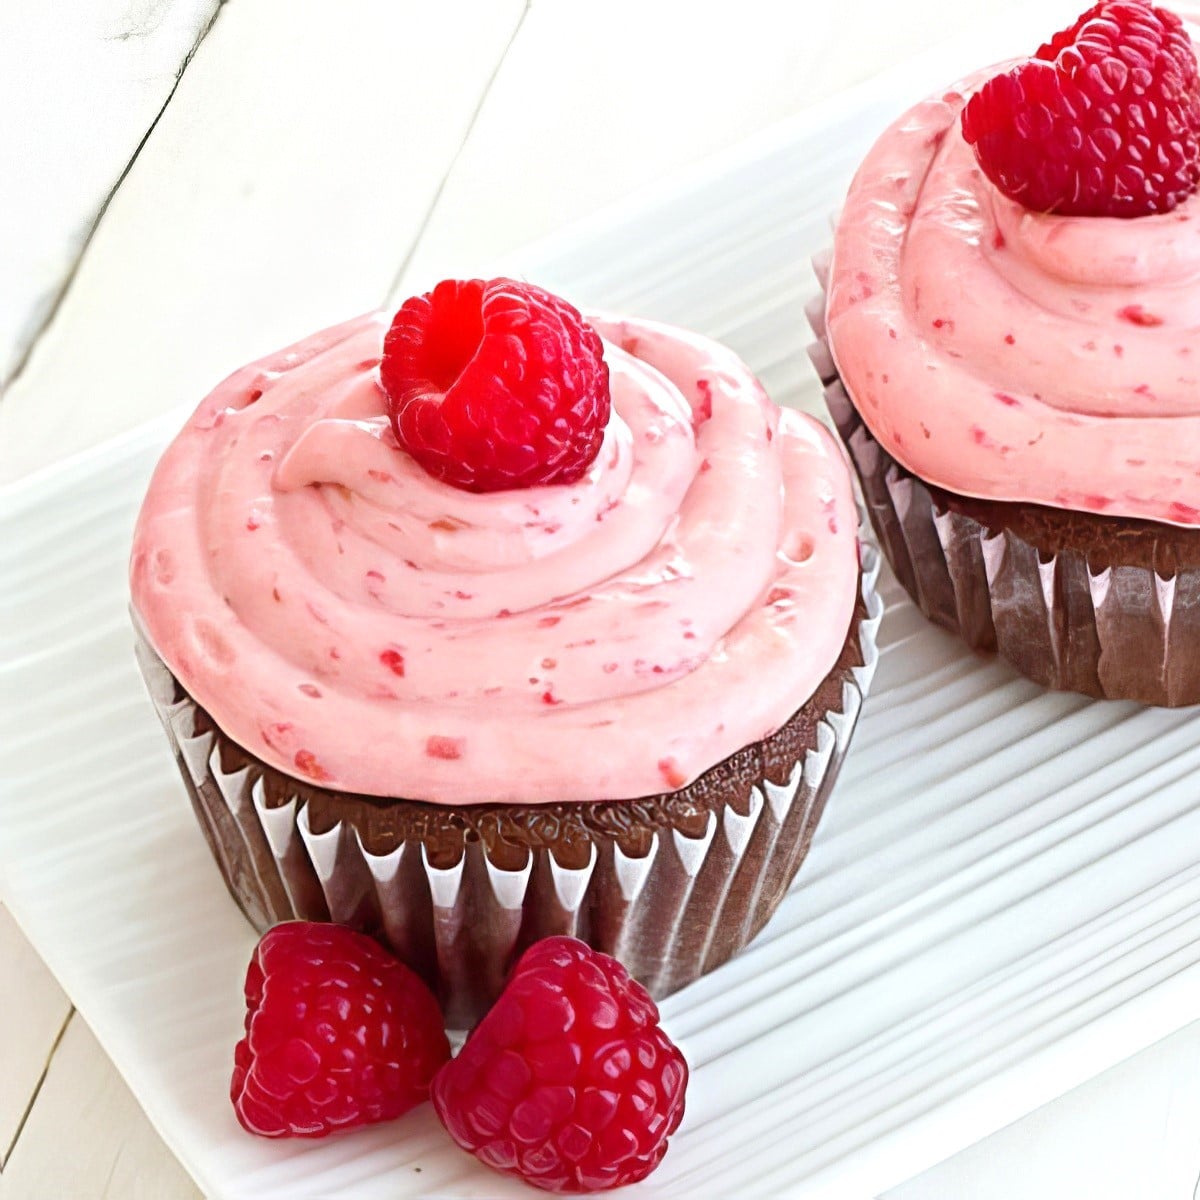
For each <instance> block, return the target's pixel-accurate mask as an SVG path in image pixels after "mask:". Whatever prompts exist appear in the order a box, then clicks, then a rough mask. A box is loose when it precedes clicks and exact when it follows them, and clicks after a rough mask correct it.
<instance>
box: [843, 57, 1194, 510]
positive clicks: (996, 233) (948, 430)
mask: <svg viewBox="0 0 1200 1200" xmlns="http://www.w3.org/2000/svg"><path fill="white" fill-rule="evenodd" d="M1006 65H1011V64H1003V65H1001V66H999V67H995V68H992V69H991V70H988V71H985V72H981V73H980V74H978V75H976V76H973V77H971V78H970V79H968V80H966V81H965V82H964V83H962V84H960V85H958V86H957V87H956V88H955V89H954V90H953V91H951V92H949V93H948V94H946V95H945V96H942V97H940V98H938V99H931V100H928V101H925V102H924V103H922V104H918V105H917V106H916V107H915V108H913V109H911V110H910V111H909V112H907V113H905V114H904V115H903V116H902V117H901V118H900V119H899V120H898V121H897V122H896V123H895V124H894V125H892V126H891V127H890V128H889V129H888V130H887V131H886V132H885V133H884V134H883V136H882V137H881V138H880V139H879V141H878V142H877V143H876V144H875V146H874V148H873V149H872V150H871V152H870V154H869V155H868V156H867V158H866V160H865V161H864V162H863V164H862V166H861V168H860V169H859V171H858V174H857V175H856V176H855V179H854V182H853V184H852V185H851V188H850V194H849V196H848V198H847V201H846V205H845V208H844V210H843V213H842V216H841V219H840V221H839V223H838V229H837V235H836V239H835V246H834V258H833V264H832V270H831V275H830V280H829V289H828V294H829V301H828V311H827V328H828V334H829V340H830V345H831V348H832V351H833V355H834V358H835V361H836V363H837V367H838V371H839V373H840V374H841V377H842V380H843V382H844V383H845V385H846V388H847V390H848V391H849V392H850V394H851V396H852V397H853V399H854V402H855V407H856V408H857V409H858V411H859V413H860V415H861V416H862V418H863V420H864V421H865V422H866V424H867V427H868V428H869V429H870V431H871V433H872V434H873V435H874V436H875V437H876V438H877V439H878V441H879V442H880V443H881V444H882V445H883V446H884V448H885V449H886V450H887V451H888V452H889V453H890V454H891V455H892V456H893V457H894V458H896V459H897V460H898V461H899V462H901V463H903V464H904V466H906V467H907V468H908V469H909V470H911V471H912V472H913V473H914V474H916V475H919V476H920V477H921V478H922V479H925V480H927V481H928V482H930V483H933V484H937V485H939V486H941V487H944V488H946V489H948V490H950V491H954V492H958V493H960V494H964V495H969V496H976V497H981V498H984V499H994V500H1014V501H1028V502H1033V503H1037V504H1043V505H1048V506H1051V507H1056V508H1064V509H1075V510H1081V511H1085V512H1092V513H1101V514H1105V515H1109V516H1119V517H1143V518H1149V519H1151V520H1154V521H1161V522H1166V523H1169V524H1174V525H1182V526H1195V525H1200V456H1198V455H1197V447H1200V197H1198V196H1192V197H1191V198H1189V199H1188V200H1186V201H1185V202H1184V203H1183V204H1181V205H1180V206H1179V207H1178V208H1177V209H1175V211H1173V212H1171V213H1166V214H1163V215H1160V216H1148V217H1138V218H1136V219H1133V220H1121V219H1119V218H1114V217H1062V216H1053V215H1047V214H1041V213H1034V212H1029V211H1028V210H1026V209H1024V208H1023V207H1021V205H1019V204H1017V203H1016V202H1014V201H1012V200H1010V199H1008V198H1007V197H1005V196H1004V195H1002V194H1001V193H1000V192H998V191H997V190H996V189H995V188H994V187H993V186H992V184H991V183H990V182H989V181H988V180H987V179H986V178H985V177H984V175H983V173H982V172H981V171H980V169H979V167H978V166H977V164H976V162H975V158H974V155H973V153H972V151H971V148H970V147H969V146H968V145H967V143H966V142H965V141H964V140H963V137H962V133H961V129H960V125H959V114H960V112H961V111H962V108H963V105H964V103H965V98H966V97H967V96H969V95H970V93H971V92H972V91H973V90H974V89H975V88H977V87H979V86H980V85H981V84H982V83H983V82H984V81H985V80H986V79H988V78H990V77H991V76H992V75H994V74H996V73H997V72H998V71H1000V70H1003V69H1004V68H1005V66H1006Z"/></svg>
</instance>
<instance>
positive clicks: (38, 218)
mask: <svg viewBox="0 0 1200 1200" xmlns="http://www.w3.org/2000/svg"><path fill="white" fill-rule="evenodd" d="M217 3H218V0H88V3H87V4H79V3H78V2H77V0H76V2H72V0H48V2H44V3H37V4H5V5H0V112H3V113H4V114H5V119H4V120H2V121H0V162H3V163H4V164H5V167H4V171H3V173H0V214H2V215H3V221H2V222H0V275H2V276H3V278H4V288H3V289H2V290H0V386H2V385H3V382H4V381H5V380H6V379H7V378H8V377H9V375H10V373H11V372H12V371H13V370H14V369H15V368H16V367H17V365H18V364H19V362H20V360H21V358H22V356H23V355H24V353H25V351H26V349H27V348H28V346H29V344H30V341H31V339H32V338H33V337H34V336H35V335H36V332H37V330H38V329H39V328H40V327H41V325H42V323H43V322H44V321H45V319H46V317H47V315H48V314H49V312H50V310H51V308H52V307H53V305H54V302H55V299H56V298H57V296H58V295H59V293H60V291H61V289H62V287H63V285H64V284H65V283H66V281H67V279H68V278H69V276H70V273H71V270H72V268H73V266H74V264H75V262H76V259H77V258H78V255H79V252H80V250H81V249H82V247H83V244H84V242H85V241H86V239H87V236H88V234H89V232H90V231H91V228H92V226H93V224H94V222H95V220H96V217H97V215H98V214H99V212H100V210H101V208H102V207H103V205H104V202H105V200H106V198H107V197H108V195H109V193H110V192H111V191H112V189H113V187H114V185H115V184H116V182H117V180H118V179H119V178H120V176H121V173H122V171H124V169H125V167H126V165H127V164H128V163H129V161H130V159H131V158H132V157H133V155H134V153H135V152H136V150H137V147H138V144H139V143H140V142H141V140H142V138H143V137H144V136H145V133H146V131H147V130H148V129H149V128H150V126H151V125H152V124H153V123H154V119H155V117H157V115H158V113H159V111H160V110H161V108H162V106H163V104H164V102H165V101H166V99H167V97H168V96H169V95H170V93H171V89H172V88H173V87H174V86H175V81H176V77H177V76H178V73H179V71H180V69H181V67H182V65H183V62H184V60H185V58H186V57H187V55H188V54H189V53H190V52H191V49H192V47H193V46H194V45H195V44H196V42H197V40H198V39H199V38H200V37H201V36H202V34H203V31H204V29H205V28H206V27H207V26H208V23H209V21H210V20H211V19H212V16H213V14H214V13H215V12H216V9H217Z"/></svg>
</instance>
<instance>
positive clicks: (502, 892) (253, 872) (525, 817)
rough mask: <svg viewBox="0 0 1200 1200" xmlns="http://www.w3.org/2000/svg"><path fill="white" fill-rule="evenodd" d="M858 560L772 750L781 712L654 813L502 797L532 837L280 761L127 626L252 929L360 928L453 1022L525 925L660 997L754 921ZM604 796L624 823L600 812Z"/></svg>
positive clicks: (849, 675)
mask: <svg viewBox="0 0 1200 1200" xmlns="http://www.w3.org/2000/svg"><path fill="white" fill-rule="evenodd" d="M860 559H861V563H862V574H861V601H860V604H859V607H858V610H857V614H856V615H857V620H858V624H857V639H856V640H857V649H858V653H857V654H855V655H854V659H855V665H851V666H849V667H847V668H845V669H842V670H840V674H839V676H838V678H839V679H840V697H837V696H836V694H835V699H834V702H833V703H832V704H830V706H829V707H828V709H827V710H825V711H823V712H820V713H818V714H816V716H815V719H814V721H813V722H812V724H811V726H806V727H805V729H804V730H803V733H802V736H803V738H804V739H805V740H806V741H807V742H808V743H810V744H808V745H807V746H806V747H805V748H804V749H802V751H801V752H800V753H798V754H797V753H790V754H789V753H788V751H787V749H786V746H792V747H794V746H795V745H796V738H797V734H796V731H795V730H794V729H793V728H792V726H793V724H794V723H795V721H796V720H797V719H796V718H794V719H793V722H792V723H789V726H786V727H785V730H783V731H780V734H777V735H774V737H773V738H768V739H766V741H764V742H763V743H760V744H759V746H757V747H753V748H750V749H749V750H747V751H744V752H741V754H740V755H734V756H733V758H732V759H729V760H726V763H724V764H720V765H719V766H718V767H716V768H714V769H713V771H711V772H709V773H708V774H707V775H706V776H705V777H703V780H702V781H701V783H703V784H704V787H703V788H701V791H702V792H703V794H704V800H705V803H704V806H703V807H700V808H697V806H695V805H690V806H685V807H684V808H682V809H681V811H680V813H679V814H678V815H677V816H676V817H672V818H671V819H670V820H668V821H666V822H665V823H661V821H660V824H658V825H657V826H653V825H646V824H642V823H639V821H638V819H637V813H638V807H637V806H638V805H639V803H640V802H636V801H635V802H628V803H627V804H623V803H622V802H614V803H612V804H607V805H604V804H597V805H594V806H585V807H586V808H587V813H586V816H587V820H586V821H585V820H583V819H582V818H583V815H584V814H583V812H582V810H581V812H580V819H578V820H576V819H574V818H573V814H572V813H571V812H569V811H565V810H568V809H570V808H571V806H566V805H563V806H527V807H524V808H521V809H520V815H521V822H522V827H523V829H524V830H525V831H526V832H525V833H524V834H523V836H525V837H529V833H528V830H529V829H530V828H533V829H534V831H535V833H536V834H538V836H536V837H534V838H533V841H535V842H537V841H540V842H541V843H542V844H540V845H526V846H521V847H519V848H515V847H514V846H513V844H512V842H511V840H505V838H504V837H503V836H502V835H503V833H504V830H505V823H506V821H508V820H509V819H510V817H511V815H512V811H513V810H512V809H511V808H510V807H506V806H494V807H488V806H474V807H471V808H468V809H454V808H450V807H447V806H439V805H427V806H426V805H417V804H416V803H415V802H411V801H398V802H388V801H372V800H370V799H369V798H365V797H356V798H355V797H347V796H342V795H341V794H339V793H335V792H330V791H328V790H323V789H317V788H313V787H310V786H308V785H306V784H303V783H301V782H298V781H296V780H293V779H291V778H290V777H289V776H286V775H284V774H283V773H282V772H280V771H277V770H275V769H274V768H272V767H270V766H267V765H266V764H264V763H262V762H261V761H260V760H258V759H256V758H254V757H253V756H252V755H250V754H249V753H248V752H247V751H245V750H243V749H242V748H241V747H240V746H238V745H237V744H236V743H234V742H232V741H231V740H230V739H229V738H228V737H226V736H225V734H223V733H222V732H221V730H220V729H218V728H217V726H216V725H215V724H214V722H213V721H212V719H211V717H209V715H208V714H207V713H206V712H205V711H204V710H203V709H202V708H200V707H199V706H198V705H197V704H196V702H195V701H194V700H193V699H192V698H191V697H190V696H189V695H188V694H187V692H186V691H185V690H184V689H183V687H182V686H181V685H180V684H179V682H178V680H177V679H176V678H175V676H174V675H173V674H172V673H171V671H170V670H169V669H168V668H167V667H166V665H165V664H164V663H163V662H162V660H161V659H160V658H159V657H158V655H157V653H156V652H155V651H154V649H153V647H152V646H151V645H150V643H149V641H148V640H147V639H146V637H145V635H144V633H143V632H142V631H141V630H140V628H139V629H137V647H136V649H137V657H138V662H139V665H140V667H141V669H142V673H143V675H144V677H145V679H146V683H147V687H148V689H149V692H150V695H151V698H152V700H153V702H154V706H155V708H156V710H157V712H158V715H159V717H160V719H161V721H162V723H163V726H164V728H165V730H166V733H167V736H168V738H169V740H170V743H171V747H172V749H173V751H174V754H175V758H176V760H177V762H178V765H179V769H180V773H181V775H182V776H183V780H184V783H185V785H186V787H187V790H188V793H189V795H190V797H191V800H192V805H193V807H194V809H195V812H196V816H197V818H198V820H199V822H200V826H201V828H202V829H203V831H204V834H205V837H206V839H207V841H208V845H209V848H210V850H211V851H212V854H213V858H214V859H215V861H216V863H217V866H218V867H219V869H220V872H221V875H222V877H223V878H224V880H225V883H226V885H227V887H228V889H229V892H230V894H231V895H232V896H233V898H234V900H235V901H236V902H237V904H238V905H239V907H240V908H241V909H242V911H243V912H244V913H245V915H246V916H247V917H248V918H249V920H250V922H251V923H252V924H253V925H254V926H255V928H256V929H258V930H260V931H262V930H265V929H267V928H269V927H270V926H271V925H273V924H275V923H277V922H280V921H286V920H292V919H304V920H317V921H326V920H332V921H337V922H340V923H344V924H347V925H351V926H353V927H355V928H357V929H362V930H365V931H367V932H370V933H372V934H374V935H376V936H378V937H380V938H381V939H382V940H383V941H384V942H385V943H386V944H388V945H389V946H390V947H391V948H392V950H393V951H394V952H395V953H396V954H397V955H398V956H399V957H400V958H402V959H403V960H404V961H405V962H407V963H408V964H409V965H410V966H412V967H413V968H414V969H415V970H417V971H418V972H419V973H420V974H422V975H423V976H424V978H425V979H426V980H427V982H428V983H429V984H430V985H431V987H433V989H434V990H435V992H436V993H437V994H438V996H439V999H440V1000H441V1001H442V1004H443V1007H444V1009H445V1011H446V1014H447V1019H448V1021H449V1022H450V1023H451V1025H458V1026H461V1027H466V1026H468V1025H469V1024H470V1023H471V1022H472V1021H473V1020H474V1019H476V1018H477V1017H478V1016H479V1015H480V1014H481V1013H482V1012H483V1011H485V1009H486V1006H487V1005H488V1004H489V1003H490V1002H491V1001H492V1000H493V999H494V998H495V996H496V994H497V993H498V992H499V989H500V987H501V986H502V984H503V981H504V979H505V977H506V975H507V972H508V970H509V968H510V966H511V964H512V963H513V962H514V961H515V959H516V958H517V957H518V956H519V955H520V953H521V951H523V950H524V948H525V947H526V946H527V945H529V944H530V943H531V942H533V941H535V940H537V939H538V938H540V937H546V936H549V935H552V934H559V933H565V934H573V935H575V936H578V937H582V938H584V939H585V940H587V941H588V942H590V943H591V944H593V945H594V946H596V947H598V948H599V949H602V950H604V951H606V952H608V953H610V954H613V955H615V956H616V957H617V958H619V959H620V960H621V961H622V962H624V963H625V964H626V966H627V967H628V968H629V969H630V971H631V973H632V974H633V975H634V976H635V977H637V978H638V979H640V980H641V981H642V982H643V983H644V984H645V985H646V986H647V987H648V988H649V990H650V991H651V993H652V994H653V995H654V996H656V997H662V996H665V995H667V994H669V993H671V992H673V991H675V990H677V989H678V988H680V987H682V986H684V985H685V984H687V983H690V982H691V981H692V980H694V979H696V978H698V977H699V976H700V975H702V974H704V973H705V972H707V971H709V970H711V969H713V968H714V967H716V966H718V965H719V964H720V963H722V962H724V961H725V960H726V959H727V958H729V957H730V956H731V955H732V954H733V953H735V952H736V951H737V950H738V949H740V948H741V947H742V946H743V945H745V944H746V943H747V942H748V941H749V940H750V939H751V938H753V937H754V935H755V934H756V933H757V932H758V931H759V930H760V929H761V928H762V926H763V925H764V924H765V923H766V921H767V919H768V918H769V917H770V916H771V914H772V913H773V912H774V911H775V909H776V907H777V906H778V905H779V902H780V900H781V899H782V898H783V895H784V893H785V892H786V890H787V888H788V886H789V884H790V883H791V881H792V879H793V877H794V876H795V874H796V871H797V869H798V868H799V866H800V863H801V861H802V860H803V858H804V856H805V854H806V853H807V851H808V848H809V845H810V843H811V841H812V836H813V832H814V830H815V828H816V825H817V821H818V819H819V818H820V816H821V813H822V811H823V809H824V806H825V802H826V799H827V798H828V795H829V793H830V790H831V789H832V787H833V785H834V782H835V780H836V778H837V775H838V771H839V769H840V767H841V763H842V759H843V757H844V755H845V753H846V750H847V747H848V745H849V743H850V738H851V735H852V733H853V730H854V727H855V723H856V722H857V719H858V715H859V711H860V709H861V706H862V701H863V698H864V696H865V695H866V693H867V689H868V686H869V684H870V680H871V677H872V675H873V674H874V671H875V666H876V663H877V660H878V653H877V650H876V632H877V629H878V625H879V621H880V618H881V616H882V611H883V605H882V601H881V600H880V599H879V597H878V595H877V594H876V592H875V589H874V582H875V579H876V577H877V575H878V572H879V565H880V559H879V555H878V552H877V551H876V550H875V548H874V547H873V546H871V545H869V544H867V543H865V542H864V543H862V545H861V549H860ZM134 624H135V627H136V626H137V624H138V623H137V621H136V617H135V622H134ZM850 641H851V642H852V641H854V639H853V638H851V639H850ZM849 644H850V642H848V645H849ZM831 680H834V676H833V675H831V676H830V677H829V680H827V684H829V682H830V681H831ZM835 682H836V681H835ZM801 711H802V713H804V712H806V711H807V710H801ZM789 730H790V731H791V732H790V734H789V736H788V737H787V738H784V737H783V735H784V733H785V732H788V731H789ZM751 751H754V753H751ZM748 777H749V782H748V786H747V780H748ZM699 787H700V784H697V785H692V788H699ZM722 789H724V794H723V792H722ZM685 790H691V789H685ZM393 804H402V805H404V806H406V808H407V809H408V810H412V809H414V808H425V809H428V811H429V815H430V829H431V830H432V829H433V827H434V826H437V827H438V828H437V833H436V836H434V834H433V833H430V835H429V836H423V835H422V833H421V831H420V829H419V828H414V827H413V824H412V822H411V820H409V821H407V822H399V821H394V820H392V819H391V818H392V813H391V811H390V809H391V807H392V805H393ZM630 806H632V808H631V807H630ZM622 812H625V813H626V814H627V815H626V817H622V821H624V822H625V824H624V825H622V823H621V821H611V822H609V826H610V827H606V825H605V817H606V815H609V816H610V815H612V814H614V813H616V814H620V813H622ZM629 813H632V814H633V817H632V819H628V814H629ZM447 828H449V829H450V831H451V836H450V837H449V839H448V838H447ZM542 835H544V836H542ZM448 841H449V843H450V850H449V852H448V851H447V843H448Z"/></svg>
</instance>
